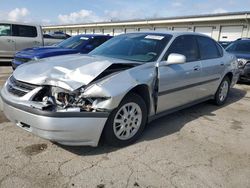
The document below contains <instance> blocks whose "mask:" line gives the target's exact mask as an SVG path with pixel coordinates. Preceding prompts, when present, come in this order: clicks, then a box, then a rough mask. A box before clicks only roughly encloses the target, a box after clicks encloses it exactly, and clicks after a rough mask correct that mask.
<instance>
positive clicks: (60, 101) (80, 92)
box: [32, 86, 109, 112]
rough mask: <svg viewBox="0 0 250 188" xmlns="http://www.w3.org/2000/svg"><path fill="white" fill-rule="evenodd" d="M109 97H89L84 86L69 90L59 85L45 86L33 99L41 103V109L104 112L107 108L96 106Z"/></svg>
mask: <svg viewBox="0 0 250 188" xmlns="http://www.w3.org/2000/svg"><path fill="white" fill-rule="evenodd" d="M107 99H109V97H87V96H85V94H84V86H83V87H81V88H80V89H77V90H75V91H68V90H65V89H62V88H59V87H54V86H45V87H44V88H42V89H41V90H40V91H39V92H38V93H37V94H36V95H35V96H34V97H33V99H32V101H34V102H36V103H39V104H41V105H38V106H40V107H41V110H46V111H53V112H103V111H105V109H98V108H95V106H96V104H97V103H98V102H100V101H104V100H107Z"/></svg>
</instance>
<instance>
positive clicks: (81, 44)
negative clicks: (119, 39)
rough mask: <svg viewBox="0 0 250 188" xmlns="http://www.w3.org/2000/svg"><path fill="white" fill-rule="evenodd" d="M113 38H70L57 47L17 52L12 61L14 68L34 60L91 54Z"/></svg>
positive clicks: (91, 36)
mask: <svg viewBox="0 0 250 188" xmlns="http://www.w3.org/2000/svg"><path fill="white" fill-rule="evenodd" d="M110 38H112V37H111V36H107V35H77V36H74V37H70V38H68V39H66V40H64V41H62V42H60V43H59V44H56V45H55V46H47V47H36V48H28V49H25V50H22V51H20V52H17V53H16V54H15V56H14V59H13V61H12V67H13V69H15V68H16V67H17V66H19V65H21V64H23V63H27V62H29V61H32V60H38V59H42V58H46V57H52V56H59V55H67V54H76V53H83V54H86V53H89V52H90V51H92V50H93V49H95V48H96V47H98V46H99V45H101V44H102V43H104V42H106V41H107V40H109V39H110Z"/></svg>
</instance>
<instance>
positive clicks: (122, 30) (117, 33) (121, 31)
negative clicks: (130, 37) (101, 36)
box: [114, 29, 124, 36]
mask: <svg viewBox="0 0 250 188" xmlns="http://www.w3.org/2000/svg"><path fill="white" fill-rule="evenodd" d="M122 33H124V29H114V36H116V35H120V34H122Z"/></svg>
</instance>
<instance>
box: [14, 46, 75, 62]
mask: <svg viewBox="0 0 250 188" xmlns="http://www.w3.org/2000/svg"><path fill="white" fill-rule="evenodd" d="M78 52H79V51H78V50H75V49H68V48H60V47H57V46H47V47H46V46H45V47H35V48H27V49H25V50H22V51H20V52H17V53H16V55H15V56H16V57H25V58H30V59H32V58H34V57H37V58H46V57H51V56H56V55H66V54H75V53H78Z"/></svg>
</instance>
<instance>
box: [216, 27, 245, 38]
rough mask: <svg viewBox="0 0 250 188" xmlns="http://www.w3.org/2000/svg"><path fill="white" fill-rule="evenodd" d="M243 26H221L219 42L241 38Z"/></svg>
mask: <svg viewBox="0 0 250 188" xmlns="http://www.w3.org/2000/svg"><path fill="white" fill-rule="evenodd" d="M242 31H243V26H222V27H221V32H220V41H234V40H236V39H238V38H241V37H242Z"/></svg>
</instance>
